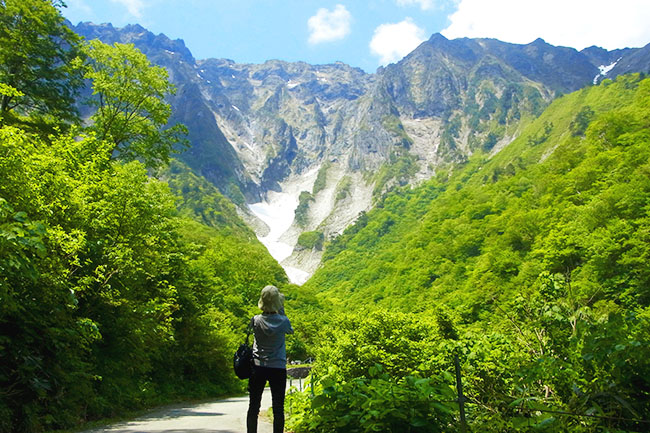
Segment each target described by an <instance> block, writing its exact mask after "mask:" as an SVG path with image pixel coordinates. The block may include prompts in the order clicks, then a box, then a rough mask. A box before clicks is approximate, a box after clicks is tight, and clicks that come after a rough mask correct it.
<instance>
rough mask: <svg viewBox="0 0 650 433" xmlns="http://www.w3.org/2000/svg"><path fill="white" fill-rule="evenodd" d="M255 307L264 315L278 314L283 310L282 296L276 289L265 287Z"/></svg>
mask: <svg viewBox="0 0 650 433" xmlns="http://www.w3.org/2000/svg"><path fill="white" fill-rule="evenodd" d="M257 306H258V307H260V310H262V311H263V312H264V313H274V312H275V313H279V312H280V310H282V309H283V308H284V295H283V294H282V293H280V290H279V289H278V288H277V287H275V286H266V287H264V288H263V289H262V293H261V294H260V300H259V301H258V302H257Z"/></svg>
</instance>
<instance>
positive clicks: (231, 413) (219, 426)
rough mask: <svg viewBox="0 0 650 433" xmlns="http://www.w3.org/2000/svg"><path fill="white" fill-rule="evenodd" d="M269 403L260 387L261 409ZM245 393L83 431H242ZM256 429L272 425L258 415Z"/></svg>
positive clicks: (266, 430)
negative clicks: (240, 395) (261, 393)
mask: <svg viewBox="0 0 650 433" xmlns="http://www.w3.org/2000/svg"><path fill="white" fill-rule="evenodd" d="M270 407H271V391H270V389H269V388H266V389H265V390H264V394H263V395H262V409H261V411H260V413H266V412H267V410H268V408H270ZM247 410H248V396H244V397H234V398H227V399H225V400H218V401H215V402H211V403H200V404H196V405H182V406H171V407H167V408H165V409H159V410H156V411H154V412H150V413H148V414H147V415H144V416H142V417H140V418H137V419H135V420H132V421H126V422H121V423H118V424H114V425H111V426H108V427H104V428H99V429H94V430H88V431H86V432H84V433H246V411H247ZM257 432H258V433H272V432H273V426H271V424H270V423H268V422H266V421H264V419H262V418H260V420H259V423H258V426H257Z"/></svg>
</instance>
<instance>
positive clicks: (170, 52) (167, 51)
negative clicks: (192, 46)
mask: <svg viewBox="0 0 650 433" xmlns="http://www.w3.org/2000/svg"><path fill="white" fill-rule="evenodd" d="M165 52H166V53H167V54H171V55H174V54H176V53H175V52H173V51H169V50H165Z"/></svg>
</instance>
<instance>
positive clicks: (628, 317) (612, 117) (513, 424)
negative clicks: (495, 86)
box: [294, 75, 650, 432]
mask: <svg viewBox="0 0 650 433" xmlns="http://www.w3.org/2000/svg"><path fill="white" fill-rule="evenodd" d="M649 107H650V80H641V78H640V77H639V76H638V75H631V76H625V77H620V78H618V79H617V80H616V81H615V82H612V81H607V80H606V81H605V82H604V83H603V84H601V85H600V86H597V87H591V88H586V89H583V90H581V91H579V92H576V93H574V94H571V95H566V96H563V97H561V98H559V99H558V100H556V101H555V102H554V103H553V104H551V106H550V107H549V108H548V109H547V110H546V111H545V112H544V113H543V114H542V115H541V116H540V117H539V118H538V119H537V120H535V121H534V122H533V123H532V124H531V125H530V126H529V127H528V128H526V129H525V130H524V131H523V132H522V134H521V136H520V137H519V138H518V139H517V140H515V142H513V143H512V144H511V145H509V146H508V147H506V148H505V149H503V150H502V151H501V152H499V153H498V154H497V155H496V156H494V157H493V158H491V159H489V160H488V159H486V158H485V157H483V156H481V155H476V156H475V157H473V158H472V159H471V160H470V161H469V162H468V163H467V164H466V165H465V166H464V167H463V168H461V169H459V170H456V171H455V172H454V173H452V174H447V173H439V175H438V176H437V178H435V179H432V180H431V181H429V182H428V183H426V184H424V185H422V186H420V187H417V188H412V189H408V188H406V189H401V190H396V191H395V192H393V193H389V194H386V195H385V196H384V197H383V198H382V200H381V201H380V202H379V203H378V205H377V207H376V208H375V209H374V210H372V211H370V212H368V213H367V214H364V215H361V216H360V217H359V219H358V221H357V223H356V224H355V225H354V226H352V227H350V228H348V229H347V230H346V231H345V232H344V234H343V235H341V236H340V237H338V238H337V239H335V240H334V241H333V242H331V243H330V244H329V246H328V247H327V250H326V252H325V255H324V260H325V263H324V264H323V266H322V267H321V268H320V269H319V270H318V271H317V272H316V274H315V275H314V277H313V278H312V279H311V280H310V281H309V282H308V283H307V284H306V285H305V286H303V290H305V291H306V292H311V293H313V296H315V298H316V299H317V300H318V301H319V302H320V303H321V304H322V305H324V306H330V308H331V309H332V310H333V311H348V312H349V311H350V310H352V311H354V310H360V311H359V312H358V313H348V314H349V318H348V319H347V321H346V320H344V319H341V318H339V317H337V318H335V319H329V318H328V319H324V320H323V322H324V325H323V326H324V327H323V331H322V332H321V333H318V334H316V335H313V336H312V337H311V338H312V344H313V346H312V347H313V350H314V351H315V352H316V355H317V358H318V359H319V362H320V361H321V359H322V360H324V362H326V365H327V364H329V368H330V369H333V371H332V373H331V374H325V373H323V371H325V370H326V371H329V370H327V367H326V366H325V365H323V366H318V367H317V370H316V371H319V370H320V374H321V375H323V376H327V378H328V382H327V384H326V385H327V386H323V387H322V389H321V391H318V392H316V397H312V399H311V403H304V402H303V403H301V404H302V406H300V404H298V407H303V409H299V410H298V412H297V413H296V414H295V415H294V419H296V420H297V421H296V422H297V424H296V426H297V427H296V429H297V431H320V430H318V428H316V427H314V426H329V425H331V424H328V423H331V422H334V421H333V418H334V417H336V416H339V417H340V416H342V415H341V413H342V412H338V414H337V412H336V411H335V409H336V408H333V407H331V406H328V405H325V406H322V407H324V408H325V409H321V406H320V402H322V401H323V399H324V398H327V397H322V398H319V402H316V401H314V400H315V399H316V398H317V396H318V395H322V394H328V393H329V392H334V391H332V387H334V388H333V389H335V390H339V389H341V387H345V386H350V383H351V381H354V380H356V379H357V378H360V379H362V380H363V381H368V380H370V377H369V376H368V374H367V369H368V366H369V365H371V363H372V362H373V361H374V362H377V363H378V364H380V365H382V368H383V369H384V371H385V372H386V374H388V376H389V378H390V380H389V382H390V383H391V385H390V386H395V384H396V383H397V384H401V385H400V386H402V385H404V382H403V380H404V379H403V378H404V374H408V375H414V376H423V377H433V378H435V377H437V374H438V373H437V372H440V371H446V372H449V373H453V367H452V365H451V360H452V359H453V355H454V354H457V355H459V357H460V361H461V367H462V371H463V381H464V384H465V387H466V392H467V395H468V398H469V403H468V419H469V423H470V428H471V430H472V431H494V432H504V431H532V429H534V430H536V431H572V432H573V431H577V432H580V431H589V432H591V431H643V430H644V429H645V428H647V425H645V424H641V423H638V422H635V421H626V420H623V419H627V420H634V419H647V418H648V414H649V413H650V381H649V379H648V378H650V350H649V349H648V348H649V347H650V333H649V332H648V330H649V329H650V328H649V327H650V308H649V304H650V292H648V288H649V287H650V280H649V279H648V278H649V276H650V273H649V269H650V268H649V267H648V263H650V261H649V260H648V258H649V256H650V242H649V240H650V239H649V238H648V233H650V228H649V227H650V224H649V223H650V219H649V218H650V213H649V212H650V210H649V209H650V165H649V164H650V163H649V161H650V135H649V132H648V131H649V130H650V128H649V125H650V108H649ZM443 305H444V306H445V308H448V311H445V312H444V313H442V312H441V310H440V308H441V307H442V306H443ZM381 307H384V308H388V309H391V310H400V311H404V312H408V316H406V318H404V317H396V318H395V319H392V320H388V319H384V320H383V323H384V325H381V326H380V324H381V323H382V321H379V323H378V321H377V317H372V316H370V317H368V311H372V310H373V309H376V308H381ZM391 314H392V313H383V314H382V316H388V317H390V316H391ZM432 320H434V321H435V322H436V325H435V326H434V325H430V326H429V328H430V329H431V331H430V332H429V333H426V332H425V333H423V334H421V335H419V336H416V337H412V331H410V329H411V328H410V325H408V323H414V322H418V321H420V322H421V323H424V324H430V323H431V321H432ZM391 321H393V322H394V323H390V322H391ZM350 322H352V323H354V325H353V326H348V325H346V323H350ZM378 326H380V328H379V329H377V327H378ZM383 326H386V329H385V330H384V328H383ZM368 327H370V329H374V330H373V331H372V332H365V331H364V330H365V329H367V328H368ZM323 340H325V341H327V344H323ZM409 341H414V342H422V343H426V344H425V346H426V347H427V348H430V349H426V350H424V349H422V348H421V347H417V346H412V343H409ZM428 350H431V352H430V353H433V355H431V356H425V360H424V361H422V358H421V356H422V354H423V353H425V354H426V353H427V351H428ZM391 354H393V355H391ZM389 355H390V356H389ZM395 359H397V361H395ZM350 365H352V366H356V365H359V369H358V370H356V371H349V367H350ZM394 366H400V367H404V369H405V370H407V371H399V370H395V368H394ZM331 381H333V384H332V382H331ZM400 381H402V382H400ZM377 386H379V385H377ZM382 386H389V385H387V384H385V385H382ZM355 389H358V388H355ZM319 392H320V393H322V394H319ZM352 392H357V391H352ZM369 395H371V394H367V396H369ZM373 395H374V394H373ZM296 398H298V399H300V398H302V399H304V398H307V397H304V396H302V397H296ZM379 401H380V399H379V397H367V399H366V400H365V403H364V404H365V407H366V408H369V407H371V406H373V405H374V404H379V403H378V402H379ZM342 404H348V407H349V409H350V410H353V408H354V407H357V405H358V403H356V402H349V403H342ZM381 404H383V405H386V404H387V403H381ZM310 405H311V406H310ZM309 407H310V408H311V409H309V410H307V408H309ZM336 410H338V409H336ZM549 411H555V412H549ZM556 412H568V413H573V414H577V415H580V416H568V415H566V414H558V413H556ZM457 416H458V414H457V413H455V414H454V417H455V420H454V421H453V422H454V423H457V422H458V420H457ZM429 419H430V420H431V422H433V423H435V422H436V421H435V416H432V417H431V418H429ZM390 422H393V421H390V420H387V421H385V423H384V424H383V425H384V427H385V430H384V431H398V430H395V429H392V428H391V427H388V426H390V425H392V424H390ZM445 422H447V421H444V422H442V423H440V424H438V428H441V429H442V428H444V426H445V425H446V424H445ZM328 428H329V427H328ZM427 428H429V429H433V428H434V427H431V426H428V427H426V428H425V427H422V429H421V430H413V431H436V430H427ZM327 431H330V430H327ZM331 431H369V429H366V427H363V426H358V427H354V428H352V429H349V430H346V429H344V428H343V427H339V428H338V430H337V429H334V430H331Z"/></svg>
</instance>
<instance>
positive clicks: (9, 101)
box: [0, 0, 82, 132]
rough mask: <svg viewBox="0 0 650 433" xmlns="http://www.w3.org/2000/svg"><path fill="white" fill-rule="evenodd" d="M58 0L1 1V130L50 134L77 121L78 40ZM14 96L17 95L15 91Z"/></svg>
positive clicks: (79, 81) (78, 83)
mask: <svg viewBox="0 0 650 433" xmlns="http://www.w3.org/2000/svg"><path fill="white" fill-rule="evenodd" d="M62 6H64V4H63V2H62V1H60V0H2V1H0V83H1V84H3V85H4V86H3V87H5V86H9V87H11V88H13V89H14V90H15V91H12V92H2V93H0V125H3V124H17V123H20V124H22V125H23V127H29V128H30V129H34V130H41V131H43V130H45V131H47V132H49V131H51V127H52V126H54V125H61V124H65V123H66V122H71V121H76V120H77V112H76V110H75V108H74V105H73V103H74V100H75V97H76V94H77V90H78V89H79V87H80V86H81V84H82V80H81V68H80V67H79V66H80V65H81V58H80V44H79V41H80V38H79V36H77V35H76V34H75V33H74V32H73V31H72V30H70V29H69V28H68V27H67V26H66V25H65V23H64V18H63V17H62V16H61V14H60V13H59V11H58V10H57V8H58V7H62ZM16 91H17V92H16Z"/></svg>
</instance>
